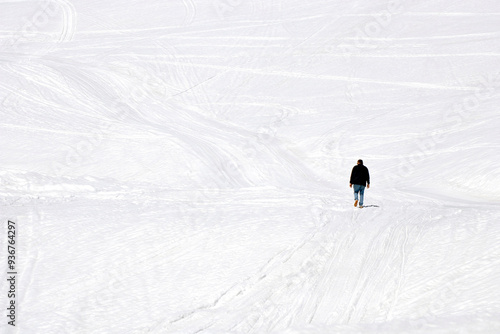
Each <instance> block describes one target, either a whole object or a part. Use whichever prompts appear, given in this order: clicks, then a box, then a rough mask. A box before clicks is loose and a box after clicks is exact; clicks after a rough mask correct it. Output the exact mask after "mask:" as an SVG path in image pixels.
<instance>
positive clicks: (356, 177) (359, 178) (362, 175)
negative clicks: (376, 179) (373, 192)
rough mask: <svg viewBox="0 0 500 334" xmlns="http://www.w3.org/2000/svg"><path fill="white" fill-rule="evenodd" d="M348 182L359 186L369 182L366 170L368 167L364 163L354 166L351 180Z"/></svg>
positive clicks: (368, 174)
mask: <svg viewBox="0 0 500 334" xmlns="http://www.w3.org/2000/svg"><path fill="white" fill-rule="evenodd" d="M349 183H351V184H358V185H361V186H366V184H367V183H368V184H370V173H369V172H368V168H366V167H365V166H364V165H356V166H354V167H353V168H352V172H351V180H350V181H349Z"/></svg>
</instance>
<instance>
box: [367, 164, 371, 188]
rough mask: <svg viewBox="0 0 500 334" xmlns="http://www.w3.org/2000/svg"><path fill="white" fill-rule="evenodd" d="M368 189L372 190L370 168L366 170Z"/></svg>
mask: <svg viewBox="0 0 500 334" xmlns="http://www.w3.org/2000/svg"><path fill="white" fill-rule="evenodd" d="M366 183H367V185H366V187H367V188H370V172H369V171H368V168H367V169H366Z"/></svg>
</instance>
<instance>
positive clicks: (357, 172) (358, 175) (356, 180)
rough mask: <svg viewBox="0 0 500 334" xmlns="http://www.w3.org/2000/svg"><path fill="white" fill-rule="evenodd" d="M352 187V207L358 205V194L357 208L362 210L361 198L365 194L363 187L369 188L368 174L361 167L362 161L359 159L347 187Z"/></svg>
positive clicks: (363, 166) (363, 167)
mask: <svg viewBox="0 0 500 334" xmlns="http://www.w3.org/2000/svg"><path fill="white" fill-rule="evenodd" d="M353 185H354V206H357V205H358V193H359V208H360V209H361V208H363V197H364V194H365V186H366V187H367V188H370V173H369V172H368V168H366V166H365V165H363V160H361V159H359V160H358V164H357V165H356V166H354V167H353V168H352V172H351V180H350V181H349V187H351V188H352V186H353Z"/></svg>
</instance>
